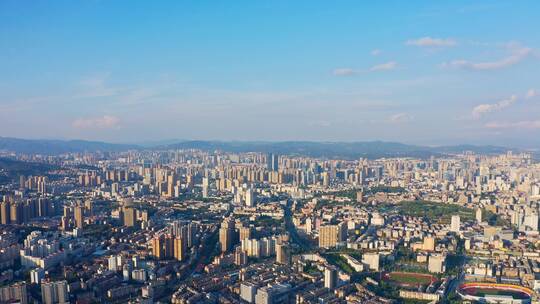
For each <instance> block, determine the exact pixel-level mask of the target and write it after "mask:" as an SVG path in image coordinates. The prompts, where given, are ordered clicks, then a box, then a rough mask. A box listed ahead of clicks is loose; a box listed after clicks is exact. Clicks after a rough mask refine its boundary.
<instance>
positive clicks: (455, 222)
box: [450, 215, 461, 233]
mask: <svg viewBox="0 0 540 304" xmlns="http://www.w3.org/2000/svg"><path fill="white" fill-rule="evenodd" d="M460 225H461V221H460V217H459V215H452V220H451V223H450V231H452V232H455V233H459V229H460V228H459V227H460Z"/></svg>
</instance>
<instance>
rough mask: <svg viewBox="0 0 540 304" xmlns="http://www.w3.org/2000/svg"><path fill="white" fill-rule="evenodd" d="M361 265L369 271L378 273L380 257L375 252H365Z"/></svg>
mask: <svg viewBox="0 0 540 304" xmlns="http://www.w3.org/2000/svg"><path fill="white" fill-rule="evenodd" d="M362 263H364V264H366V265H368V267H369V269H370V270H374V271H379V268H380V256H379V253H377V252H366V253H364V254H363V255H362Z"/></svg>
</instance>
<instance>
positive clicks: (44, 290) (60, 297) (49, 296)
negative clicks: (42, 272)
mask: <svg viewBox="0 0 540 304" xmlns="http://www.w3.org/2000/svg"><path fill="white" fill-rule="evenodd" d="M41 299H42V301H43V304H68V303H69V294H68V290H67V281H57V282H42V283H41Z"/></svg>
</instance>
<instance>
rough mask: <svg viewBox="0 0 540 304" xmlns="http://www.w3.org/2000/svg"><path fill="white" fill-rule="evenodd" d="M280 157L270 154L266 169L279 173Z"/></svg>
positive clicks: (267, 157) (267, 158)
mask: <svg viewBox="0 0 540 304" xmlns="http://www.w3.org/2000/svg"><path fill="white" fill-rule="evenodd" d="M278 165H279V156H278V155H276V154H273V153H268V155H267V156H266V169H268V170H270V171H278V169H279V168H278Z"/></svg>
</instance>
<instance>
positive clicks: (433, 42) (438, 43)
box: [405, 37, 457, 47]
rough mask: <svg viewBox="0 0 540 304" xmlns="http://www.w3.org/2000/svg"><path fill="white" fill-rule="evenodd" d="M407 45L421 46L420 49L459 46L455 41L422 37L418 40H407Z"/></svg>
mask: <svg viewBox="0 0 540 304" xmlns="http://www.w3.org/2000/svg"><path fill="white" fill-rule="evenodd" d="M405 44H407V45H413V46H419V47H450V46H455V45H457V42H456V41H455V40H453V39H449V38H447V39H442V38H432V37H422V38H418V39H411V40H407V42H406V43H405Z"/></svg>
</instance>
